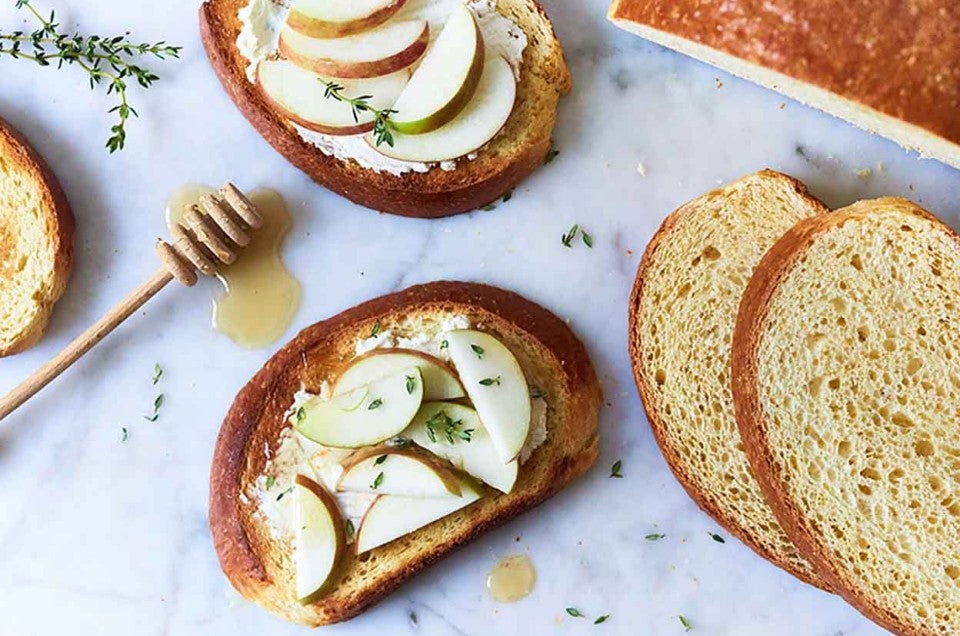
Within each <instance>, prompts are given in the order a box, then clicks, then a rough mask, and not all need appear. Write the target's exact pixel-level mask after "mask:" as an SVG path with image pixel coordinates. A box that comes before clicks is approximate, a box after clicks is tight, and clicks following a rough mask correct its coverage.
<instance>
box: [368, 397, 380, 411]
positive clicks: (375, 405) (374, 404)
mask: <svg viewBox="0 0 960 636" xmlns="http://www.w3.org/2000/svg"><path fill="white" fill-rule="evenodd" d="M381 406H383V400H381V399H380V398H377V399H376V400H374V401H373V402H371V403H370V406H368V407H367V410H368V411H372V410H374V409H378V408H380V407H381Z"/></svg>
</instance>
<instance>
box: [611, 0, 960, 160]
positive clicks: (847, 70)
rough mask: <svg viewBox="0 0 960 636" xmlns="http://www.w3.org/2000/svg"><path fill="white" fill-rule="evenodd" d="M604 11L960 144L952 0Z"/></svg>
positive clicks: (959, 14) (683, 4)
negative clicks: (820, 90)
mask: <svg viewBox="0 0 960 636" xmlns="http://www.w3.org/2000/svg"><path fill="white" fill-rule="evenodd" d="M609 15H610V18H611V19H613V20H621V21H626V22H631V23H635V24H638V25H642V26H644V27H649V28H650V29H654V30H656V31H659V32H662V33H666V34H669V35H672V36H676V37H679V38H683V39H685V40H689V41H692V42H695V43H697V44H701V45H704V46H707V47H710V48H712V49H715V50H717V51H721V52H723V53H726V54H729V55H731V56H734V57H736V58H739V59H742V60H745V61H747V62H750V63H752V64H756V65H759V66H761V67H763V68H766V69H770V70H773V71H776V72H778V73H782V74H784V75H786V76H789V77H791V78H795V79H797V80H799V81H801V82H805V83H806V84H809V85H812V86H816V87H820V88H823V89H825V90H828V91H831V92H833V93H835V94H836V95H838V96H840V97H842V98H844V99H847V100H850V101H852V102H855V103H857V104H861V105H863V106H866V107H867V108H870V109H873V110H875V111H878V112H880V113H883V114H885V115H888V116H890V117H893V118H895V119H899V120H902V121H904V122H908V123H909V124H913V125H915V126H918V127H920V128H922V129H925V130H926V131H928V132H929V133H931V134H933V135H937V136H940V137H942V138H944V139H946V140H948V141H949V142H951V143H952V144H954V147H956V146H957V145H960V117H957V109H958V108H960V3H957V2H954V1H953V0H858V1H854V2H850V1H849V0H813V1H811V0H772V1H771V0H735V1H733V2H731V1H729V0H675V1H672V2H663V1H662V0H616V1H615V2H614V3H613V5H612V6H611V8H610V13H609ZM783 88H784V87H782V86H778V87H777V89H778V90H782V89H783ZM791 96H793V97H797V96H796V95H791ZM835 114H836V113H835ZM879 132H881V133H883V131H879Z"/></svg>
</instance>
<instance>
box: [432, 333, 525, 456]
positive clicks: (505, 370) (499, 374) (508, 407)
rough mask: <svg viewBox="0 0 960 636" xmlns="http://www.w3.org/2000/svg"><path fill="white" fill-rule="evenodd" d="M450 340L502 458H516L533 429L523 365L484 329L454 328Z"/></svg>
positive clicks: (466, 384) (455, 361) (453, 355)
mask: <svg viewBox="0 0 960 636" xmlns="http://www.w3.org/2000/svg"><path fill="white" fill-rule="evenodd" d="M447 343H448V347H449V351H450V359H451V361H452V362H453V365H454V366H455V367H456V369H457V373H459V374H460V381H461V382H463V386H464V388H466V389H467V395H468V396H469V397H470V401H471V402H473V406H474V408H475V409H476V410H477V414H478V415H479V416H480V421H481V422H483V426H484V428H485V429H487V432H488V433H489V434H490V438H491V440H493V445H494V446H495V447H496V449H497V454H498V455H499V457H500V460H501V461H503V462H504V463H506V462H510V461H513V460H514V459H516V457H517V455H519V454H520V449H521V448H522V447H523V443H524V442H525V441H526V439H527V434H528V433H529V432H530V389H529V388H528V387H527V380H526V378H525V377H524V375H523V370H522V369H521V368H520V364H519V363H518V362H517V359H516V358H515V357H514V355H513V353H512V352H511V351H510V350H509V349H508V348H507V347H506V346H505V345H504V344H503V343H501V342H500V341H499V340H497V339H496V338H494V337H493V336H492V335H490V334H488V333H485V332H483V331H475V330H472V329H458V330H456V331H451V332H450V333H448V334H447Z"/></svg>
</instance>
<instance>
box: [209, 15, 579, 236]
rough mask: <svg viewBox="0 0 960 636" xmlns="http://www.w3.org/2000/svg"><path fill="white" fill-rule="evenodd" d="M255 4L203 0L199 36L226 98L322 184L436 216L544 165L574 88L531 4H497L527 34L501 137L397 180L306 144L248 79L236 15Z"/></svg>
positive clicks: (491, 195) (483, 198)
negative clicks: (451, 163)
mask: <svg viewBox="0 0 960 636" xmlns="http://www.w3.org/2000/svg"><path fill="white" fill-rule="evenodd" d="M249 1H250V0H206V1H205V2H204V3H203V4H202V5H201V6H200V33H201V38H202V40H203V45H204V48H205V49H206V52H207V56H208V57H209V59H210V63H211V64H212V65H213V69H214V71H215V72H216V74H217V76H218V77H219V78H220V82H221V84H222V85H223V87H224V89H225V90H226V91H227V94H228V95H229V96H230V98H231V99H232V100H233V102H234V103H235V104H236V105H237V108H239V109H240V112H241V113H242V114H243V115H244V117H246V118H247V120H248V121H249V122H250V123H251V124H252V125H253V127H254V128H256V129H257V131H258V132H259V133H260V134H261V135H262V136H263V137H264V139H266V140H267V142H268V143H270V145H271V146H273V147H274V149H276V150H277V152H279V153H280V154H282V155H283V156H284V157H286V158H287V160H288V161H290V162H291V163H292V164H293V165H295V166H296V167H298V168H300V169H301V170H303V171H304V172H305V173H306V174H307V175H308V176H309V177H310V178H312V179H313V180H314V181H316V182H317V183H319V184H320V185H322V186H324V187H326V188H329V189H330V190H333V191H334V192H337V193H339V194H340V195H342V196H345V197H347V198H348V199H350V200H351V201H353V202H354V203H358V204H360V205H363V206H366V207H369V208H373V209H375V210H379V211H381V212H388V213H391V214H399V215H402V216H412V217H422V218H436V217H443V216H449V215H452V214H459V213H462V212H469V211H471V210H475V209H477V208H479V207H481V206H483V205H485V204H488V203H491V202H493V201H495V200H496V199H498V198H500V197H501V196H503V195H504V194H505V193H507V192H508V191H510V190H512V189H513V188H514V187H516V185H517V184H518V183H519V182H520V181H522V180H523V179H525V178H526V177H527V176H529V175H530V174H531V173H532V172H534V171H535V170H536V169H537V168H538V167H540V166H541V165H542V164H543V162H544V159H545V157H546V156H547V154H548V153H549V152H550V148H551V146H552V134H553V128H554V125H555V124H556V118H557V105H558V102H559V99H560V97H561V96H562V95H564V94H566V93H567V92H569V90H570V86H571V76H570V70H569V68H568V67H567V63H566V60H565V58H564V53H563V47H562V45H561V44H560V41H559V40H558V39H557V36H556V34H555V33H554V30H553V25H552V23H551V22H550V20H549V18H548V17H547V14H546V12H545V11H544V10H543V8H542V7H541V6H540V5H539V4H538V3H537V2H535V1H534V0H496V7H497V11H499V12H500V13H502V14H503V15H505V16H506V17H509V18H510V19H512V20H513V21H514V22H515V23H516V24H517V25H518V26H519V27H520V28H521V29H523V31H524V32H525V33H526V35H527V39H528V45H527V48H526V50H525V51H524V53H523V64H522V66H521V77H520V83H519V85H518V86H517V101H516V105H515V106H514V109H513V112H512V113H511V114H510V118H509V119H508V120H507V123H506V124H505V126H504V128H503V129H502V130H501V131H500V133H499V134H498V135H497V136H496V137H495V138H494V139H493V140H492V141H490V142H489V143H488V144H487V145H486V146H484V148H483V149H482V150H481V151H480V152H479V153H478V155H477V158H476V159H474V160H471V161H461V162H459V164H458V166H457V168H456V169H455V170H451V171H445V170H442V169H439V168H434V169H432V170H430V171H429V172H426V173H416V172H410V173H406V174H403V175H399V176H397V175H393V174H389V173H386V172H376V171H374V170H369V169H366V168H363V167H361V166H360V165H359V164H357V163H356V162H354V161H352V160H350V161H344V160H340V159H336V158H334V157H330V156H328V155H325V154H323V153H322V152H321V151H320V150H318V149H317V148H315V147H314V146H312V145H310V144H309V143H308V142H306V141H304V140H303V139H302V138H301V137H300V135H299V134H298V133H297V131H296V129H295V128H294V127H293V125H292V124H291V123H290V122H288V121H287V120H286V119H285V118H284V117H283V116H282V115H281V114H280V113H278V112H277V111H276V110H275V109H273V108H272V107H271V106H270V105H269V104H268V103H267V102H266V100H265V99H264V98H263V96H262V95H261V93H260V91H259V90H258V89H257V87H256V86H255V85H254V84H252V83H250V82H249V81H248V80H247V76H246V66H247V63H248V62H247V60H246V59H245V58H244V57H243V56H242V55H240V52H239V50H238V49H237V46H236V40H237V36H238V35H239V33H240V28H241V25H240V21H239V19H238V17H237V12H238V11H239V10H240V9H241V8H242V7H244V6H245V5H246V4H247V3H248V2H249Z"/></svg>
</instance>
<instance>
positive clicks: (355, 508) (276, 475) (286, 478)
mask: <svg viewBox="0 0 960 636" xmlns="http://www.w3.org/2000/svg"><path fill="white" fill-rule="evenodd" d="M471 326H472V325H471V323H470V319H469V318H468V317H467V316H464V315H460V314H450V315H447V316H444V317H443V318H441V319H440V320H439V321H438V322H437V323H436V327H435V328H434V329H432V330H429V331H421V332H418V333H416V334H415V335H413V336H410V337H406V336H397V335H396V334H394V333H393V332H392V331H391V330H389V329H386V330H383V331H381V332H380V333H378V334H377V335H376V336H370V337H368V338H362V339H360V340H358V341H357V343H356V346H355V352H356V354H357V355H358V356H360V355H363V354H364V353H367V352H368V351H373V350H374V349H390V348H402V349H413V350H416V351H420V352H423V353H426V354H429V355H432V356H434V357H437V358H440V359H441V360H444V361H447V362H449V360H450V355H449V354H448V353H447V350H446V348H445V347H443V340H444V338H445V336H446V334H447V333H449V332H450V331H453V330H455V329H469V328H470V327H471ZM318 396H319V397H320V399H323V400H326V399H329V398H330V385H329V384H328V383H326V382H324V383H323V384H321V386H320V388H319V392H318V393H316V394H314V393H310V392H309V391H306V390H305V389H301V390H299V391H297V392H296V393H295V394H294V396H293V403H292V404H291V405H290V408H289V409H287V411H286V413H285V414H284V418H285V419H287V420H291V419H292V418H294V417H295V416H296V413H297V411H298V410H299V408H300V407H301V406H302V405H303V404H305V403H306V402H308V401H309V400H311V399H313V398H315V397H318ZM546 440H547V402H546V400H545V399H544V398H543V397H541V396H538V397H531V399H530V432H529V433H528V434H527V439H526V441H525V442H524V445H523V447H522V448H521V449H520V457H519V460H520V464H521V465H523V464H525V463H526V462H527V460H529V459H530V456H531V455H532V454H533V451H535V450H536V449H537V448H539V447H540V446H541V445H542V444H543V443H544V442H545V441H546ZM353 452H354V451H353V450H350V449H339V448H329V447H326V446H323V445H321V444H317V443H316V442H313V441H312V440H309V439H307V438H306V437H304V436H303V435H301V434H300V433H298V432H297V431H296V430H295V429H294V428H293V426H292V421H291V426H288V427H286V428H284V430H283V432H282V433H281V434H280V440H279V444H278V445H277V449H276V451H275V452H274V453H273V454H272V455H271V453H270V448H269V446H265V448H264V453H265V454H266V456H267V464H266V466H265V468H264V471H263V474H261V475H260V476H259V477H258V478H257V479H256V481H255V482H254V483H253V484H252V485H251V486H250V488H249V492H246V493H241V494H240V499H241V501H244V502H248V501H250V500H251V499H252V500H254V501H256V502H257V508H258V512H257V514H259V515H260V516H261V517H262V518H263V519H264V520H265V521H266V525H267V527H268V528H269V530H270V534H271V536H273V537H274V538H275V539H277V540H290V539H292V537H293V523H294V522H293V519H294V507H293V497H291V496H290V493H291V489H292V487H293V480H294V479H295V478H296V476H297V475H298V474H304V475H306V476H307V477H310V478H312V479H314V480H315V481H317V482H318V483H320V484H322V485H323V486H324V487H325V488H326V489H327V491H328V492H330V493H333V494H334V496H335V498H336V500H337V504H338V507H339V508H340V512H341V514H342V515H343V517H344V519H345V520H347V521H349V522H350V524H352V526H353V527H354V528H359V527H360V522H361V520H362V519H363V515H364V513H366V511H367V509H368V508H369V507H370V505H371V504H372V503H373V501H374V499H376V497H377V495H376V494H373V493H371V494H368V493H358V492H337V490H336V485H337V481H338V480H339V479H340V475H341V474H342V473H343V468H342V467H341V465H340V462H341V461H343V460H344V459H346V458H347V457H349V456H350V455H351V454H352V453H353ZM348 541H349V542H352V541H353V539H352V537H348Z"/></svg>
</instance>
